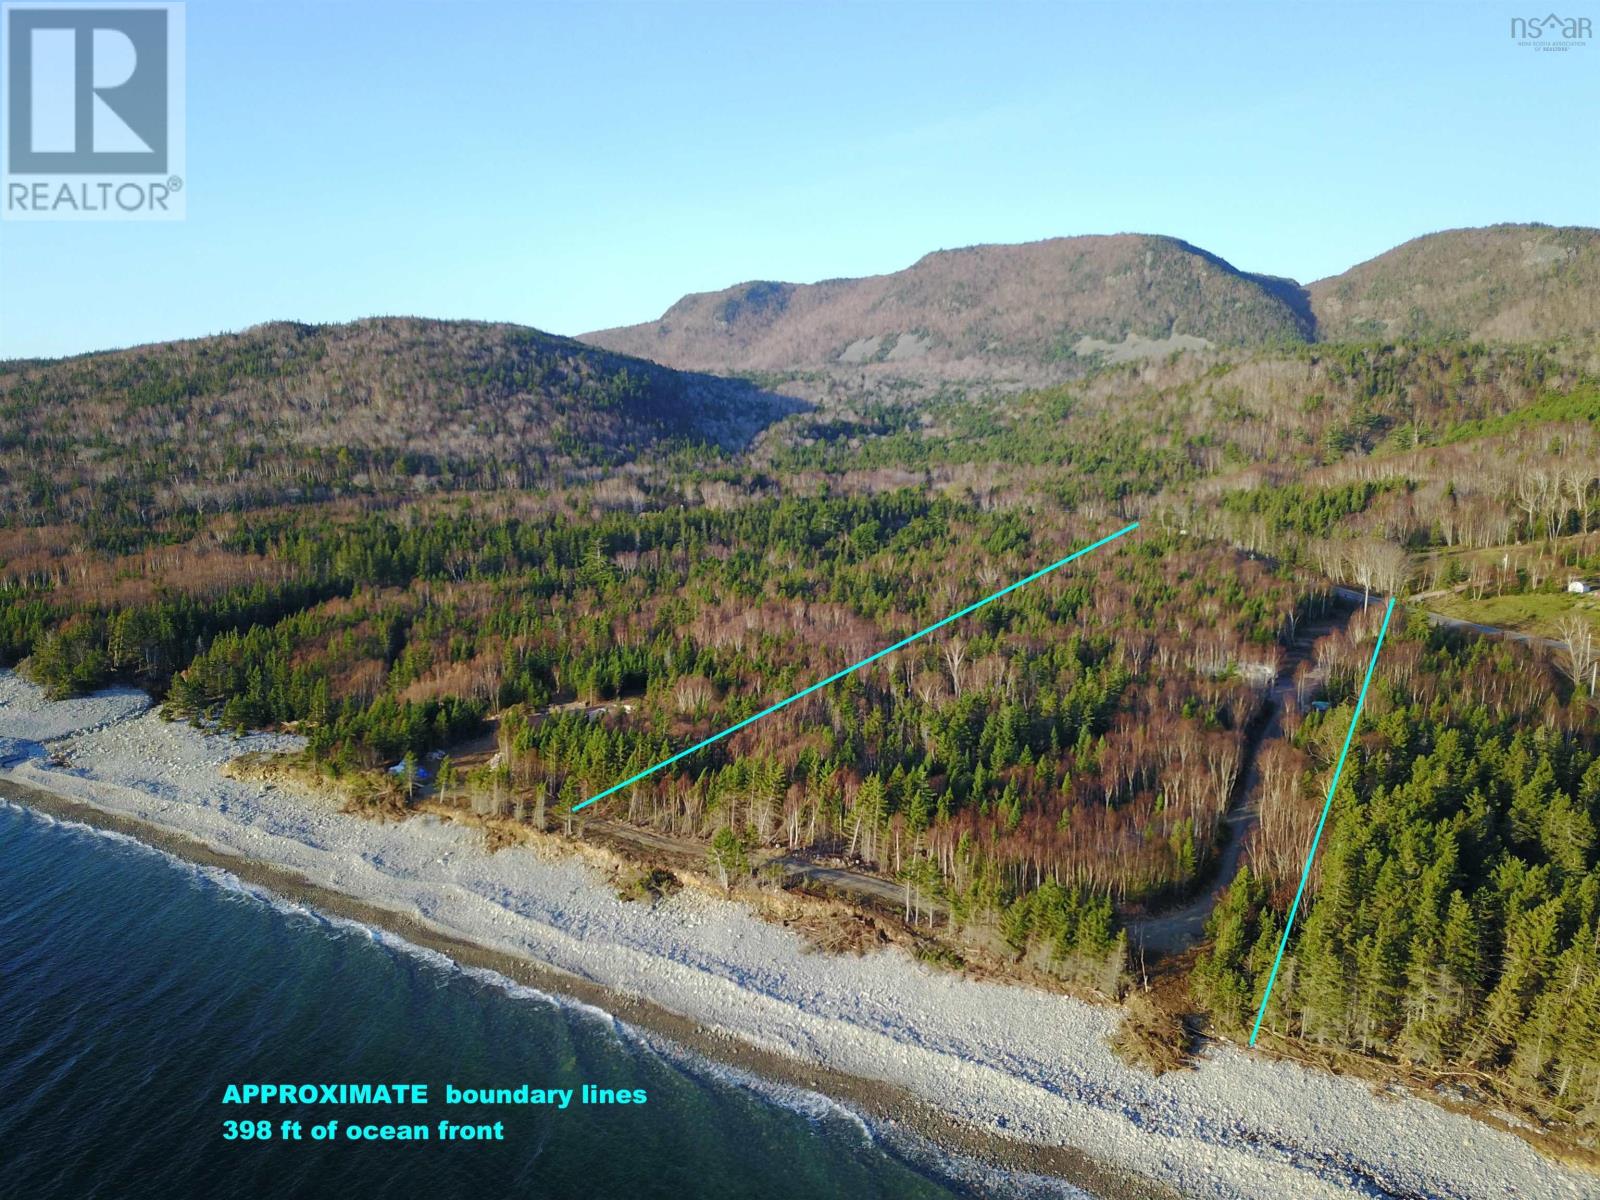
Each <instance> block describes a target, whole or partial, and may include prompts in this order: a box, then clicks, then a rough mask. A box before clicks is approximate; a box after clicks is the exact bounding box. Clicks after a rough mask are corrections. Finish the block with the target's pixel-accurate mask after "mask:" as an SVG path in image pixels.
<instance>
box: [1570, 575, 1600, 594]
mask: <svg viewBox="0 0 1600 1200" xmlns="http://www.w3.org/2000/svg"><path fill="white" fill-rule="evenodd" d="M1567 591H1569V592H1571V593H1572V594H1573V595H1575V596H1587V595H1588V594H1589V593H1590V592H1596V591H1600V579H1569V580H1567Z"/></svg>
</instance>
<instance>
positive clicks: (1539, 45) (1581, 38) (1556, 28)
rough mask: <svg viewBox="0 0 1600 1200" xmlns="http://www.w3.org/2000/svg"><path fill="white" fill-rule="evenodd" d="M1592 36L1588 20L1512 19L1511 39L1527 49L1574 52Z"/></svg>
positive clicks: (1551, 16) (1551, 18)
mask: <svg viewBox="0 0 1600 1200" xmlns="http://www.w3.org/2000/svg"><path fill="white" fill-rule="evenodd" d="M1593 36H1594V32H1593V27H1592V26H1591V25H1590V22H1589V18H1588V17H1562V16H1557V15H1556V14H1555V13H1550V14H1548V15H1546V16H1543V17H1512V18H1511V40H1512V41H1514V42H1516V43H1517V45H1519V46H1525V47H1527V48H1528V49H1530V50H1555V51H1563V50H1577V49H1581V48H1582V47H1584V46H1586V45H1588V44H1589V38H1591V37H1593Z"/></svg>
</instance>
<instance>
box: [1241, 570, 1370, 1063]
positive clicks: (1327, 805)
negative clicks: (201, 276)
mask: <svg viewBox="0 0 1600 1200" xmlns="http://www.w3.org/2000/svg"><path fill="white" fill-rule="evenodd" d="M1392 616H1394V597H1393V596H1390V597H1389V607H1388V608H1386V609H1384V610H1383V627H1382V628H1381V629H1379V630H1378V644H1377V645H1376V646H1374V647H1373V648H1372V661H1371V662H1369V663H1367V677H1366V678H1365V679H1363V680H1362V681H1361V694H1360V695H1359V696H1357V697H1356V711H1355V712H1353V713H1352V714H1351V715H1350V728H1349V729H1347V730H1346V731H1345V735H1344V748H1343V749H1341V750H1340V751H1339V762H1338V764H1337V765H1336V766H1335V767H1334V768H1333V782H1331V783H1330V784H1328V798H1327V799H1326V800H1324V801H1323V802H1322V816H1321V817H1320V818H1319V819H1318V820H1317V832H1316V833H1315V834H1314V835H1312V838H1311V850H1310V852H1309V853H1307V854H1306V866H1305V870H1303V871H1301V872H1300V886H1299V887H1297V888H1295V890H1294V903H1293V904H1291V905H1290V906H1289V920H1288V923H1287V924H1285V925H1284V927H1283V940H1282V941H1280V942H1279V943H1278V957H1277V958H1275V959H1273V960H1272V974H1271V975H1268V976H1267V990H1266V991H1265V992H1264V993H1263V994H1262V996H1261V1007H1260V1008H1258V1009H1256V1023H1255V1027H1254V1028H1252V1029H1251V1030H1250V1044H1251V1045H1252V1046H1254V1045H1255V1044H1256V1035H1257V1034H1259V1033H1260V1032H1261V1019H1262V1018H1263V1017H1264V1016H1266V1015H1267V1001H1268V1000H1270V999H1272V985H1273V984H1275V983H1277V982H1278V968H1279V967H1280V966H1282V965H1283V952H1284V950H1285V949H1286V948H1287V947H1288V945H1289V933H1290V931H1291V930H1292V929H1294V918H1295V914H1296V913H1298V912H1299V911H1300V897H1301V896H1302V895H1304V894H1305V890H1306V880H1307V879H1309V878H1311V864H1312V862H1313V861H1314V860H1315V859H1316V857H1317V845H1318V843H1320V842H1321V841H1322V827H1323V825H1325V824H1326V823H1327V820H1328V810H1329V809H1331V808H1332V807H1333V792H1334V789H1335V788H1337V787H1338V786H1339V776H1340V775H1342V774H1343V773H1344V760H1345V757H1346V756H1347V755H1348V754H1349V753H1350V742H1351V740H1352V739H1353V738H1354V737H1355V735H1356V725H1357V723H1358V722H1359V721H1360V720H1361V709H1362V706H1363V705H1365V704H1366V702H1367V689H1368V688H1369V687H1371V686H1372V672H1373V669H1374V668H1375V667H1377V665H1378V654H1379V652H1380V651H1381V650H1382V649H1383V639H1384V636H1385V635H1386V634H1387V633H1388V632H1389V618H1390V617H1392Z"/></svg>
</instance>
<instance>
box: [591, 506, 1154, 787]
mask: <svg viewBox="0 0 1600 1200" xmlns="http://www.w3.org/2000/svg"><path fill="white" fill-rule="evenodd" d="M1137 528H1139V522H1137V521H1135V522H1133V524H1131V525H1127V526H1124V527H1123V528H1122V529H1119V530H1117V531H1116V532H1115V533H1113V534H1110V535H1109V536H1107V537H1103V538H1101V539H1100V540H1099V541H1098V542H1091V543H1090V544H1089V545H1087V546H1085V547H1084V548H1083V549H1081V550H1074V551H1073V552H1072V553H1071V554H1069V555H1067V556H1066V557H1065V558H1063V559H1059V560H1058V561H1056V562H1053V563H1051V564H1050V565H1049V566H1048V567H1044V568H1042V569H1040V570H1038V571H1035V572H1034V573H1033V574H1032V575H1025V576H1024V577H1023V578H1021V579H1019V580H1017V581H1016V582H1015V583H1013V584H1011V585H1010V586H1009V587H1003V588H1001V589H1000V590H999V591H998V592H995V593H993V594H992V595H988V596H985V597H984V598H983V599H982V600H979V601H977V602H976V603H975V604H969V605H967V606H966V607H965V608H963V609H962V610H961V611H960V612H953V613H951V614H950V615H949V616H948V617H946V618H944V620H942V621H935V622H934V623H933V624H932V625H929V626H928V627H927V628H926V629H919V630H917V632H916V633H913V634H912V635H911V636H910V637H903V638H901V639H900V640H899V641H898V642H896V643H895V644H894V645H892V646H885V647H884V648H883V649H882V650H879V651H878V652H877V653H876V654H869V655H868V656H867V657H866V658H863V659H862V660H861V661H860V662H858V663H854V664H852V665H850V666H848V667H846V668H845V669H844V670H842V671H835V672H834V673H833V674H832V675H829V676H828V677H827V678H826V679H824V680H821V681H819V682H817V683H813V684H812V685H811V686H810V687H808V688H806V689H805V690H803V691H799V692H796V693H795V694H794V695H792V696H790V697H789V698H788V699H787V700H779V701H778V702H777V703H776V704H774V705H772V706H770V707H768V708H764V709H762V710H761V711H760V712H758V713H757V714H756V715H755V716H753V717H746V718H745V719H744V720H742V721H740V722H739V723H738V724H737V725H730V726H728V728H726V729H724V730H723V731H722V732H721V733H714V734H712V735H711V736H710V737H708V738H706V739H705V741H703V742H696V743H695V744H694V745H692V746H690V747H689V748H688V749H687V750H680V751H678V753H676V754H674V755H673V756H672V757H671V758H664V759H662V760H661V761H660V762H658V763H657V764H656V765H655V766H653V767H646V768H645V769H644V770H643V771H640V772H639V773H638V774H637V775H630V776H628V778H626V779H624V780H623V781H622V782H621V783H617V784H613V785H612V786H610V787H608V788H607V789H606V790H605V791H603V792H597V793H595V794H594V795H593V796H590V797H589V798H588V799H587V800H585V801H584V802H583V803H582V804H577V805H574V806H573V809H572V811H573V812H577V811H578V810H579V809H582V808H588V807H589V805H591V804H593V803H594V802H595V801H596V800H604V799H605V798H606V797H607V796H609V795H611V794H612V793H613V792H620V791H621V790H622V789H623V788H625V787H628V786H630V785H632V784H635V783H638V782H639V780H641V779H643V778H645V777H646V776H647V775H654V774H655V773H656V772H657V771H659V770H661V768H663V767H670V766H671V765H672V764H673V763H675V762H677V761H678V760H679V759H680V758H687V757H689V755H691V754H693V753H694V752H695V751H696V750H704V749H705V748H706V747H707V746H709V745H711V743H712V742H720V741H721V740H722V739H723V738H725V737H727V736H728V735H729V734H730V733H737V732H738V731H739V730H741V729H743V728H744V727H745V726H746V725H750V724H753V723H754V722H756V721H759V720H761V718H762V717H768V716H771V715H772V714H773V713H775V712H777V711H778V710H779V709H780V708H784V707H787V706H788V705H790V704H793V703H794V702H795V701H796V700H803V699H804V698H805V697H807V696H809V695H811V693H812V692H815V691H817V690H819V689H821V688H825V687H827V686H828V685H829V684H830V683H835V682H837V681H838V680H840V679H843V678H844V677H845V676H846V675H848V674H850V672H852V671H859V670H860V669H861V668H862V667H865V666H867V665H869V664H871V663H875V662H877V661H878V660H879V659H880V658H882V657H883V656H884V655H885V654H893V653H894V652H895V651H896V650H899V649H901V648H902V647H904V646H909V645H910V644H911V643H912V642H914V641H916V640H917V639H918V638H923V637H927V636H928V635H929V634H930V633H932V632H933V631H934V630H936V629H943V628H944V627H945V626H946V625H948V624H950V622H952V621H959V620H960V619H961V618H962V617H964V616H966V615H967V614H968V613H974V612H977V611H978V610H979V609H980V608H982V607H983V606H984V605H986V604H993V603H994V602H995V601H996V600H998V599H1000V597H1001V596H1004V595H1007V594H1008V593H1010V592H1014V591H1016V590H1017V589H1018V588H1020V587H1025V586H1026V585H1028V584H1030V583H1032V582H1033V581H1034V580H1035V579H1040V578H1043V577H1044V576H1046V575H1048V574H1050V572H1051V571H1058V570H1060V569H1061V568H1062V567H1064V566H1066V565H1067V564H1068V563H1069V562H1072V561H1073V560H1075V559H1079V558H1082V557H1083V556H1084V555H1085V554H1088V553H1090V552H1092V551H1095V550H1098V549H1100V547H1101V546H1104V545H1105V544H1106V543H1107V542H1114V541H1116V540H1117V539H1118V538H1119V537H1122V536H1123V535H1124V534H1129V533H1132V532H1133V531H1134V530H1135V529H1137Z"/></svg>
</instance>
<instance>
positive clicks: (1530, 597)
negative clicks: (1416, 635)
mask: <svg viewBox="0 0 1600 1200" xmlns="http://www.w3.org/2000/svg"><path fill="white" fill-rule="evenodd" d="M1428 607H1429V608H1430V609H1432V610H1433V611H1434V612H1439V613H1443V614H1444V615H1445V616H1447V617H1458V618H1460V619H1461V620H1463V621H1473V622H1476V623H1477V624H1479V625H1494V626H1496V627H1498V628H1501V629H1514V630H1516V631H1518V632H1519V633H1537V634H1542V635H1544V636H1546V637H1555V636H1556V625H1557V623H1558V622H1559V621H1560V620H1561V618H1562V617H1564V616H1566V615H1567V614H1568V613H1572V612H1576V613H1578V614H1580V615H1581V616H1583V617H1584V618H1585V619H1587V620H1588V622H1589V624H1590V625H1591V626H1593V627H1594V629H1595V631H1596V632H1597V633H1600V595H1594V594H1590V595H1587V596H1574V595H1570V594H1568V593H1566V592H1556V593H1553V594H1552V593H1549V592H1530V593H1526V594H1524V595H1516V596H1486V597H1484V598H1483V599H1482V600H1473V599H1472V598H1471V597H1468V596H1463V595H1461V594H1459V593H1457V594H1454V595H1450V596H1439V597H1437V598H1434V599H1430V600H1429V601H1428Z"/></svg>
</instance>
